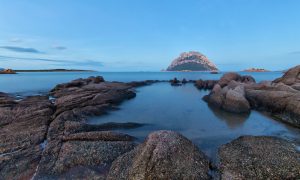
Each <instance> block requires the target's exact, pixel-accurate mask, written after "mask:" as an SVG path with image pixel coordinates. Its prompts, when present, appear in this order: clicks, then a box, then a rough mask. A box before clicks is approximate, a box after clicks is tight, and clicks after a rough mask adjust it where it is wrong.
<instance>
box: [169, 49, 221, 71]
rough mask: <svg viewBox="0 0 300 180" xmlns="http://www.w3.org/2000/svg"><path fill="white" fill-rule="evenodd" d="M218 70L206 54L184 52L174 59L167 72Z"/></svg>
mask: <svg viewBox="0 0 300 180" xmlns="http://www.w3.org/2000/svg"><path fill="white" fill-rule="evenodd" d="M217 70H218V68H217V67H216V65H215V64H213V63H212V62H211V61H210V60H209V59H208V58H207V57H206V56H205V55H204V54H202V53H200V52H197V51H189V52H183V53H181V54H180V55H179V57H177V58H176V59H174V60H173V61H172V63H171V65H170V66H169V67H168V68H167V71H217Z"/></svg>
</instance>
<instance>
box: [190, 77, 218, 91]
mask: <svg viewBox="0 0 300 180" xmlns="http://www.w3.org/2000/svg"><path fill="white" fill-rule="evenodd" d="M217 83H218V81H217V80H202V79H199V80H196V81H195V83H194V85H195V86H196V87H197V88H198V89H212V88H213V87H214V86H215V85H216V84H217Z"/></svg>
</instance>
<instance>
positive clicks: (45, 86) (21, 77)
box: [0, 72, 282, 95]
mask: <svg viewBox="0 0 300 180" xmlns="http://www.w3.org/2000/svg"><path fill="white" fill-rule="evenodd" d="M241 74H248V75H252V76H253V77H254V78H255V79H256V81H261V80H273V79H275V78H277V77H280V76H282V73H281V72H266V73H247V72H241ZM222 75H223V73H220V74H210V73H209V72H27V73H18V74H0V92H6V93H17V94H21V95H32V94H39V93H45V92H47V91H49V90H50V89H52V88H53V87H54V86H55V85H56V84H59V83H64V82H68V81H71V80H74V79H77V78H87V77H89V76H103V77H104V78H105V80H107V81H121V82H130V81H143V80H170V79H173V78H174V77H177V78H178V79H183V78H186V79H188V80H197V79H219V78H220V77H221V76H222Z"/></svg>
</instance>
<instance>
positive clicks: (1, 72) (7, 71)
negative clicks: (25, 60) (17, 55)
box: [0, 69, 16, 74]
mask: <svg viewBox="0 0 300 180" xmlns="http://www.w3.org/2000/svg"><path fill="white" fill-rule="evenodd" d="M0 74H16V71H14V70H12V69H2V70H0Z"/></svg>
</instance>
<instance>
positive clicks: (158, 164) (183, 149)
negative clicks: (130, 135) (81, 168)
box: [107, 131, 210, 179]
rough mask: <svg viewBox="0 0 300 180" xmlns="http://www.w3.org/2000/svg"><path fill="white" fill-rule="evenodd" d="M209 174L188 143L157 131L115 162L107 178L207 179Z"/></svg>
mask: <svg viewBox="0 0 300 180" xmlns="http://www.w3.org/2000/svg"><path fill="white" fill-rule="evenodd" d="M208 171H209V161H208V160H207V158H206V156H205V155H204V154H203V153H202V152H200V151H199V150H198V148H197V147H196V146H195V145H193V144H192V142H191V141H189V140H188V139H186V138H185V137H183V136H182V135H180V134H178V133H176V132H173V131H157V132H153V133H151V134H150V135H149V136H148V138H147V139H146V141H145V142H144V143H143V144H141V145H139V146H137V147H136V148H135V149H134V150H132V151H130V152H128V153H126V154H124V155H122V156H120V157H119V158H118V159H117V160H115V161H114V162H113V164H112V167H111V169H110V171H109V174H108V178H107V179H209V178H210V176H209V175H208Z"/></svg>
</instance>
